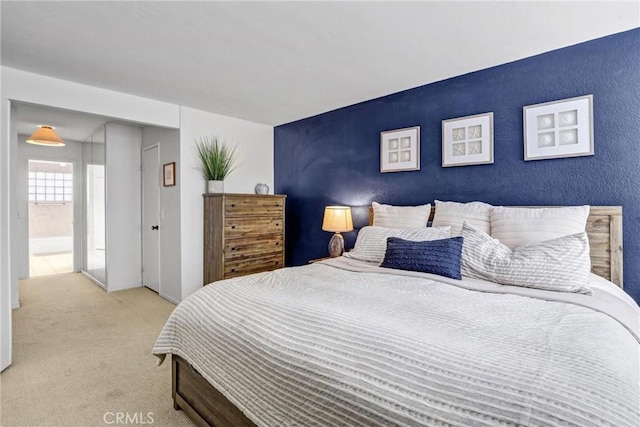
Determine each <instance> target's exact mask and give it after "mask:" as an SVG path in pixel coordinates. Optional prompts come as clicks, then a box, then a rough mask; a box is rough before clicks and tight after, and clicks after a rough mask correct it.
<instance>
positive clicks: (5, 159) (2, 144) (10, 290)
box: [0, 66, 180, 369]
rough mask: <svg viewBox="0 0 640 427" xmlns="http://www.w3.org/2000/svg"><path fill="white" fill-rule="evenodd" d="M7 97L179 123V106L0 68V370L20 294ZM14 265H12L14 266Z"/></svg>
mask: <svg viewBox="0 0 640 427" xmlns="http://www.w3.org/2000/svg"><path fill="white" fill-rule="evenodd" d="M11 100H15V101H22V102H31V103H34V104H40V105H46V106H51V107H57V108H65V109H69V110H74V111H82V112H87V113H93V114H98V115H103V116H108V117H113V118H117V119H123V120H130V121H135V122H139V123H142V124H149V125H156V126H164V127H173V128H178V127H179V126H180V108H179V106H177V105H173V104H168V103H165V102H160V101H155V100H151V99H146V98H141V97H138V96H134V95H129V94H125V93H121V92H115V91H110V90H106V89H100V88H97V87H92V86H87V85H82V84H78V83H74V82H69V81H65V80H60V79H55V78H52V77H46V76H42V75H38V74H33V73H27V72H24V71H20V70H16V69H13V68H8V67H4V66H3V67H0V108H1V111H0V112H1V117H2V123H1V126H0V129H1V130H2V134H1V135H0V196H1V200H0V296H1V301H0V322H1V323H0V332H1V334H2V335H1V336H0V344H1V346H0V369H4V368H6V367H7V366H8V365H9V364H10V363H11V301H12V295H14V294H15V295H17V293H18V271H19V264H18V263H17V261H15V260H17V259H18V258H17V257H14V258H12V257H11V255H10V254H11V251H17V250H18V246H17V245H18V242H19V239H18V238H17V236H16V235H15V234H13V235H12V234H10V230H11V229H13V230H17V221H18V217H17V212H18V201H17V193H16V190H17V188H16V185H15V182H14V181H15V179H16V176H17V171H16V167H15V166H14V165H15V164H17V134H16V135H15V137H14V138H12V135H11V132H12V131H15V123H13V124H12V125H11V126H10V120H11V118H12V117H13V118H15V114H11V108H12V107H11V102H10V101H11ZM14 263H15V264H14Z"/></svg>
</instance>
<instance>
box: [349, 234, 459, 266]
mask: <svg viewBox="0 0 640 427" xmlns="http://www.w3.org/2000/svg"><path fill="white" fill-rule="evenodd" d="M450 234H451V227H428V228H427V227H423V228H387V227H377V226H367V227H363V228H362V229H361V230H360V231H359V232H358V237H357V238H356V244H355V246H354V248H353V249H352V250H351V251H349V252H347V253H345V254H344V256H346V257H348V258H353V259H357V260H360V261H369V262H377V263H381V262H382V260H383V259H384V254H385V252H386V250H387V238H388V237H399V238H401V239H405V240H411V241H414V242H422V241H425V240H438V239H446V238H448V237H449V236H450Z"/></svg>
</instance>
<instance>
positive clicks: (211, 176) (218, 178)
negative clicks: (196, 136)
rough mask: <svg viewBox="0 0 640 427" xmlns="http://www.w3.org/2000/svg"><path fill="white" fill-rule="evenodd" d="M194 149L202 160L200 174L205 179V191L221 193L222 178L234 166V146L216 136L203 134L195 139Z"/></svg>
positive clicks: (235, 154)
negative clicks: (197, 139)
mask: <svg viewBox="0 0 640 427" xmlns="http://www.w3.org/2000/svg"><path fill="white" fill-rule="evenodd" d="M196 151H197V152H198V157H200V161H201V162H202V176H203V177H204V179H206V180H207V192H208V193H223V192H224V179H225V178H226V177H227V176H228V175H229V174H230V173H231V172H232V171H233V170H234V169H235V168H236V161H237V153H236V147H235V146H233V147H229V146H228V145H227V144H225V143H224V142H220V141H218V138H217V137H216V136H211V137H208V136H204V137H201V138H200V140H199V141H196Z"/></svg>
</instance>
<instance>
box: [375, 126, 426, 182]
mask: <svg viewBox="0 0 640 427" xmlns="http://www.w3.org/2000/svg"><path fill="white" fill-rule="evenodd" d="M417 170H420V126H414V127H410V128H404V129H396V130H389V131H384V132H380V172H382V173H384V172H402V171H417Z"/></svg>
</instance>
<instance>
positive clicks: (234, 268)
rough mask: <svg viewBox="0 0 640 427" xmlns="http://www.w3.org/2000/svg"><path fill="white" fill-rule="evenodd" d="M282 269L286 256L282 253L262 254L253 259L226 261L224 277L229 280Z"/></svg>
mask: <svg viewBox="0 0 640 427" xmlns="http://www.w3.org/2000/svg"><path fill="white" fill-rule="evenodd" d="M281 267H284V254H283V253H282V251H280V252H276V253H271V254H261V255H260V256H257V257H253V258H241V259H234V260H229V261H225V263H224V277H225V279H228V278H231V277H237V276H244V275H246V274H253V273H260V272H263V271H270V270H275V269H276V268H281Z"/></svg>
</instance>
